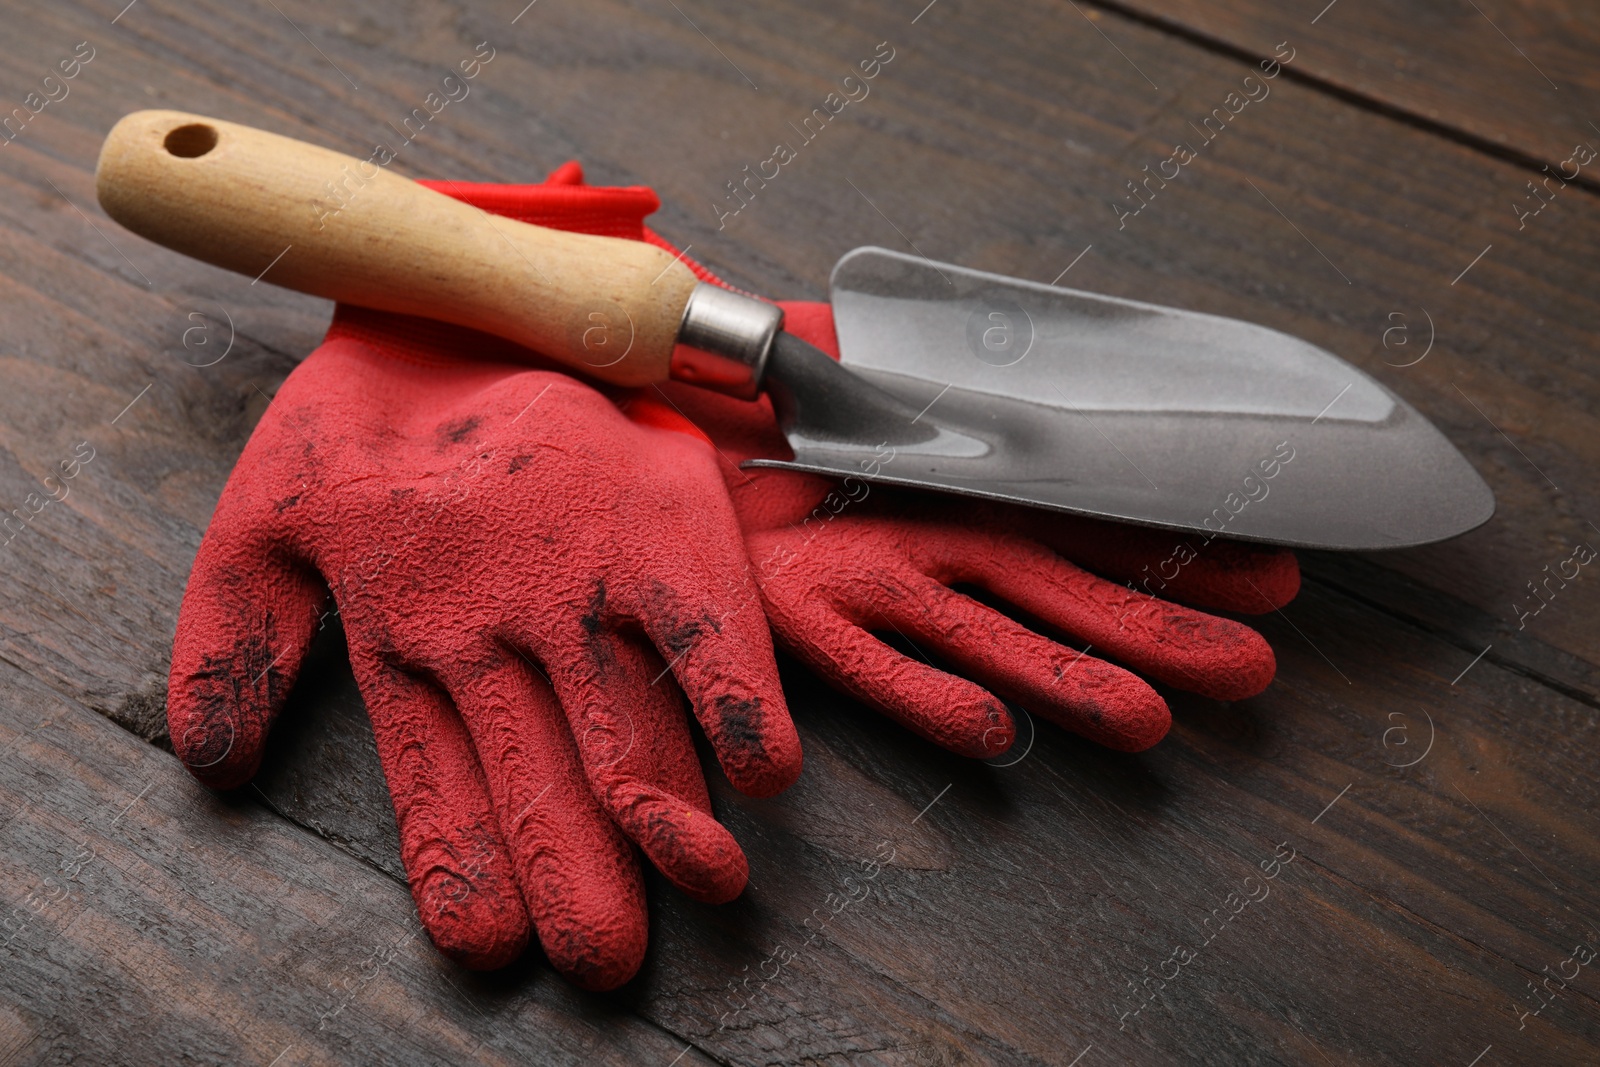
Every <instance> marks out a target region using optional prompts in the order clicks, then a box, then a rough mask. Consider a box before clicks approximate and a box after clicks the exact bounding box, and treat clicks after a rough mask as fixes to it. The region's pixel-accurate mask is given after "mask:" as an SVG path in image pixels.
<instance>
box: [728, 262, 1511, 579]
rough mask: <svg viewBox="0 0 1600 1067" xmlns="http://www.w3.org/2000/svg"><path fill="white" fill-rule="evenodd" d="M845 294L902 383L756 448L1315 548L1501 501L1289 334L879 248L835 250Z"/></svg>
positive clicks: (879, 364)
mask: <svg viewBox="0 0 1600 1067" xmlns="http://www.w3.org/2000/svg"><path fill="white" fill-rule="evenodd" d="M833 301H834V316H835V322H836V325H837V327H838V331H839V341H840V345H841V349H842V353H843V359H842V362H843V364H844V365H845V366H846V367H847V368H849V369H850V370H851V371H853V372H854V375H855V376H856V377H857V378H859V379H863V380H864V383H870V385H869V386H868V389H869V391H871V392H873V393H875V394H877V395H879V396H883V395H884V394H887V396H888V397H890V398H892V402H884V403H881V404H879V405H878V407H877V408H875V409H873V410H872V411H870V412H865V413H859V414H861V416H862V417H858V418H855V419H853V420H850V425H849V427H848V432H844V431H842V430H841V429H840V427H839V425H838V422H839V420H831V421H830V420H826V419H824V420H822V421H823V422H829V423H830V424H829V425H828V426H826V427H825V428H824V429H822V430H821V432H812V431H811V430H810V426H811V425H812V424H813V422H814V420H816V419H817V409H818V408H820V407H824V406H826V405H824V404H823V403H821V402H820V401H814V402H813V403H812V404H811V405H810V408H811V410H810V411H809V412H808V411H807V410H806V409H807V405H806V404H804V403H800V404H798V405H797V406H796V407H795V408H793V409H792V410H790V411H789V412H788V414H789V416H790V417H789V418H788V420H787V421H786V425H785V430H786V432H787V433H788V434H789V438H790V443H791V445H792V446H793V447H794V450H795V460H794V462H793V463H792V464H782V463H777V462H767V461H761V462H760V463H758V464H756V465H761V466H792V467H799V468H801V469H806V470H812V471H816V472H819V473H834V474H855V475H857V476H860V477H871V478H872V479H873V480H877V481H887V482H893V483H897V484H904V485H912V486H920V487H923V488H933V489H940V490H945V491H951V492H957V493H964V494H969V495H973V496H981V497H987V498H992V499H999V500H1007V501H1012V502H1015V503H1021V504H1029V505H1034V506H1041V507H1046V508H1054V509H1058V510H1062V511H1070V512H1076V513H1081V514H1087V515H1096V516H1101V517H1105V518H1112V519H1121V520H1126V521H1130V522H1136V523H1141V524H1145V525H1151V526H1160V527H1169V528H1173V529H1193V530H1201V531H1208V532H1211V533H1218V534H1223V535H1225V536H1228V537H1234V538H1240V539H1244V540H1253V541H1265V542H1272V543H1277V544H1286V545H1295V546H1302V547H1317V548H1342V549H1376V548H1399V547H1404V546H1408V545H1417V544H1425V543H1428V542H1431V541H1437V540H1441V539H1443V538H1446V537H1451V536H1454V535H1456V534H1459V533H1462V532H1465V531H1466V530H1469V529H1472V528H1473V527H1475V526H1477V525H1479V524H1480V523H1482V522H1484V521H1485V520H1487V519H1488V518H1489V516H1490V515H1491V514H1492V513H1493V511H1494V497H1493V495H1492V494H1491V493H1490V491H1489V488H1488V486H1487V485H1485V484H1484V483H1483V480H1482V479H1481V478H1479V477H1478V475H1477V473H1476V472H1475V471H1474V470H1473V469H1472V467H1471V466H1470V465H1469V464H1468V463H1467V462H1466V460H1465V459H1464V458H1463V457H1462V456H1461V454H1460V453H1459V452H1458V451H1456V449H1455V448H1454V446H1452V445H1451V444H1450V443H1449V441H1447V440H1446V439H1445V438H1444V437H1443V435H1441V434H1440V433H1439V431H1438V430H1437V429H1435V428H1434V427H1433V425H1432V424H1431V423H1429V422H1428V421H1427V420H1426V419H1425V418H1423V417H1422V416H1421V415H1420V414H1419V413H1418V412H1417V411H1416V410H1415V409H1413V408H1412V407H1411V406H1410V405H1408V404H1406V403H1405V402H1404V401H1403V400H1401V399H1400V398H1398V397H1396V396H1395V395H1394V394H1392V393H1390V392H1389V391H1388V390H1387V389H1385V388H1384V387H1383V386H1381V385H1379V384H1378V383H1377V382H1376V381H1374V380H1373V379H1371V378H1370V377H1368V376H1367V375H1366V374H1364V373H1362V372H1361V371H1359V370H1357V369H1356V368H1354V367H1352V366H1350V365H1349V364H1347V363H1345V362H1344V361H1342V360H1340V359H1338V358H1337V357H1335V356H1333V355H1332V354H1331V353H1328V352H1326V351H1324V350H1322V349H1320V348H1317V347H1316V346H1314V345H1310V344H1308V343H1306V342H1304V341H1301V340H1299V339H1297V338H1294V337H1290V336H1288V335H1287V334H1283V333H1279V332H1277V331H1274V330H1268V329H1266V328H1264V327H1260V326H1255V325H1252V324H1250V323H1243V322H1238V321H1235V320H1231V319H1224V318H1219V317H1217V316H1211V315H1200V314H1196V313H1193V312H1186V311H1178V310H1174V309H1170V308H1161V307H1156V306H1154V305H1149V304H1141V303H1138V302H1134V301H1127V300H1119V299H1116V298H1112V297H1104V296H1096V295H1094V294H1090V293H1081V292H1075V291H1071V290H1065V289H1056V288H1053V287H1050V286H1044V285H1037V284H1033V283H1028V282H1019V281H1015V280H1012V279H1006V278H1002V277H1000V276H998V275H992V274H986V273H982V272H978V271H971V270H966V269H964V268H960V267H955V266H950V265H946V264H933V263H931V262H930V261H927V260H924V259H921V258H918V257H913V256H905V255H901V254H898V253H894V252H888V251H884V250H881V249H858V250H857V251H855V252H852V253H850V254H849V255H847V256H846V257H845V258H844V259H843V260H841V261H840V263H839V266H838V267H837V268H836V269H835V271H834V277H833ZM872 386H876V387H877V388H876V389H872V388H871V387H872ZM879 390H881V393H880V392H879ZM842 391H843V390H842V389H841V388H840V387H839V386H838V385H837V383H835V384H834V387H833V392H832V393H830V394H829V396H836V395H839V394H840V393H841V392H842ZM913 417H914V421H915V426H914V427H913V426H912V425H909V423H910V422H911V421H912V419H913ZM886 457H887V458H886Z"/></svg>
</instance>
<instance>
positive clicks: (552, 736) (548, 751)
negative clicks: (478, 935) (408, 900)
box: [440, 650, 648, 990]
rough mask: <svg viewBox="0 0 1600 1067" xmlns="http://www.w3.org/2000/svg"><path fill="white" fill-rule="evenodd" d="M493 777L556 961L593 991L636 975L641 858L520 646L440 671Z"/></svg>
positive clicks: (525, 891) (536, 921)
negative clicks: (597, 791) (605, 804)
mask: <svg viewBox="0 0 1600 1067" xmlns="http://www.w3.org/2000/svg"><path fill="white" fill-rule="evenodd" d="M440 673H441V675H442V676H443V677H444V680H445V684H446V688H448V689H449V691H450V693H451V695H452V696H453V697H454V698H455V702H456V706H457V707H458V708H459V709H460V710H461V716H462V718H463V719H464V720H465V722H466V725H467V730H468V732H469V733H470V734H471V736H472V742H473V747H474V748H475V749H476V750H477V753H478V761H479V763H480V764H481V765H482V767H483V773H484V778H485V780H486V781H487V782H488V786H489V795H490V797H491V798H492V799H493V802H494V810H495V814H496V816H497V821H498V822H499V825H500V830H501V832H502V833H503V834H504V835H505V838H506V841H507V843H508V844H509V845H510V847H511V861H512V868H513V870H514V871H515V872H516V878H517V882H518V884H519V885H521V887H522V895H523V899H524V900H525V901H526V903H527V906H528V913H529V914H530V915H531V916H532V918H533V926H534V930H535V931H536V932H537V933H538V935H539V942H540V944H541V945H543V946H544V951H545V954H546V955H547V956H549V957H550V962H551V963H552V964H553V965H554V966H555V968H556V969H557V970H558V971H560V972H561V973H562V974H564V975H566V976H567V977H568V978H570V979H571V980H572V981H573V982H575V983H577V984H578V985H580V986H582V987H583V988H585V989H593V990H603V989H614V988H616V987H617V986H619V985H621V984H622V983H623V982H626V981H627V980H628V979H630V978H632V977H633V976H634V974H635V973H636V972H637V971H638V969H639V964H640V963H641V962H642V961H643V959H644V951H645V945H646V942H647V939H648V933H647V931H648V925H647V917H646V913H645V898H644V879H643V877H642V876H641V874H640V872H639V864H638V860H637V859H635V857H634V854H633V850H632V848H631V847H630V846H629V844H628V841H627V839H626V838H625V837H623V836H622V832H621V831H620V830H618V829H617V827H616V824H614V823H613V822H612V821H611V820H610V819H609V818H607V817H606V813H605V811H603V810H602V809H601V807H600V804H599V802H598V801H597V800H596V799H595V797H594V794H593V793H591V792H590V790H589V785H588V782H587V781H586V780H585V777H584V773H583V766H582V764H581V763H580V761H579V758H578V751H577V747H576V746H575V745H574V744H573V740H572V735H571V734H570V733H569V732H568V730H567V723H566V719H565V717H564V716H563V715H562V713H561V708H560V706H559V705H558V704H557V703H556V699H555V694H553V693H552V692H551V691H550V687H549V685H548V684H546V683H545V682H544V680H543V679H542V678H540V677H538V676H537V675H536V674H535V673H534V668H533V666H532V665H531V664H529V663H527V662H525V661H524V660H523V659H521V658H520V655H519V654H518V653H516V652H514V651H507V650H501V651H499V652H498V653H496V654H495V656H494V658H492V659H491V660H489V661H488V662H476V663H470V664H463V663H461V662H460V661H459V659H456V660H452V662H451V663H450V664H449V666H448V667H447V668H446V669H445V670H443V671H441V672H440Z"/></svg>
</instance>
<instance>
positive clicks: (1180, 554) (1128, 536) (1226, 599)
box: [1026, 515, 1300, 615]
mask: <svg viewBox="0 0 1600 1067" xmlns="http://www.w3.org/2000/svg"><path fill="white" fill-rule="evenodd" d="M1026 530H1027V533H1028V534H1029V535H1030V536H1032V537H1033V538H1034V539H1036V540H1038V541H1040V542H1042V543H1044V544H1046V545H1049V546H1050V547H1051V548H1053V549H1055V550H1056V551H1057V552H1059V553H1061V555H1063V556H1066V557H1067V558H1069V559H1071V560H1072V561H1073V562H1074V563H1077V564H1078V565H1079V566H1081V567H1083V568H1085V569H1087V570H1091V571H1093V572H1094V573H1096V574H1099V575H1101V576H1103V577H1106V578H1113V579H1115V580H1117V581H1119V582H1128V583H1131V584H1132V585H1133V586H1134V587H1135V588H1136V589H1139V590H1140V591H1141V592H1145V593H1149V594H1150V595H1152V596H1159V597H1164V598H1166V599H1169V600H1177V601H1180V602H1182V603H1185V604H1193V605H1194V606H1195V607H1199V608H1214V609H1216V610H1218V611H1237V612H1241V613H1244V614H1253V615H1258V614H1262V613H1264V612H1268V611H1273V610H1275V609H1277V608H1281V607H1283V606H1284V605H1285V604H1287V603H1289V601H1291V600H1293V599H1294V598H1295V594H1296V593H1298V592H1299V591H1300V563H1299V561H1298V560H1297V559H1296V558H1295V554H1294V553H1293V552H1291V551H1290V550H1288V549H1286V548H1269V547H1265V546H1261V545H1248V544H1243V543H1241V542H1238V541H1219V540H1211V541H1209V542H1208V541H1207V540H1206V539H1205V537H1204V536H1203V535H1201V534H1198V533H1183V532H1172V531H1163V530H1150V529H1145V528H1144V527H1140V526H1128V525H1125V524H1122V523H1110V522H1099V521H1097V520H1095V519H1084V518H1078V517H1076V516H1072V515H1031V516H1029V518H1028V523H1027V527H1026Z"/></svg>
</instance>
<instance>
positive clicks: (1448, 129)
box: [1107, 0, 1600, 188]
mask: <svg viewBox="0 0 1600 1067" xmlns="http://www.w3.org/2000/svg"><path fill="white" fill-rule="evenodd" d="M1107 6H1108V7H1111V8H1114V9H1115V10H1116V11H1117V12H1119V13H1121V14H1124V15H1127V16H1129V17H1132V18H1138V19H1143V20H1147V21H1149V22H1150V23H1152V24H1154V25H1157V26H1161V27H1163V28H1166V29H1168V30H1171V31H1173V32H1176V33H1180V34H1183V35H1185V36H1187V37H1189V38H1190V39H1192V40H1194V41H1196V42H1198V43H1200V44H1202V45H1204V46H1206V47H1211V48H1217V49H1221V50H1224V51H1229V52H1263V53H1265V52H1271V51H1272V49H1273V47H1274V46H1275V45H1276V44H1277V43H1278V42H1279V41H1283V40H1295V41H1303V42H1304V43H1305V45H1306V48H1305V51H1304V53H1303V58H1302V60H1301V61H1300V68H1299V71H1298V75H1299V76H1302V77H1305V78H1308V79H1312V80H1313V81H1315V82H1316V83H1317V84H1319V85H1321V86H1323V87H1325V88H1326V89H1328V90H1330V91H1333V92H1338V93H1346V94H1349V95H1350V96H1352V97H1354V98H1356V99H1357V100H1358V101H1359V102H1360V103H1361V104H1363V105H1365V106H1370V107H1377V108H1383V109H1386V110H1388V111H1390V112H1391V113H1392V114H1393V115H1395V116H1396V117H1399V118H1401V119H1402V120H1403V121H1408V122H1414V123H1417V124H1418V125H1421V126H1423V127H1425V128H1430V129H1432V130H1435V131H1436V132H1438V133H1440V134H1442V135H1444V136H1447V137H1454V138H1459V139H1461V140H1463V141H1464V142H1467V143H1471V144H1473V145H1475V146H1476V147H1479V148H1481V149H1483V150H1485V151H1488V152H1491V153H1499V154H1503V155H1505V156H1507V157H1509V158H1515V159H1519V160H1521V161H1523V162H1524V163H1531V164H1532V165H1533V166H1534V167H1535V168H1537V167H1539V166H1541V165H1543V164H1550V165H1552V167H1554V165H1555V164H1557V163H1559V162H1561V161H1562V160H1565V159H1567V158H1568V156H1569V154H1570V153H1571V151H1572V148H1573V145H1574V144H1575V143H1579V142H1588V143H1591V144H1593V143H1595V138H1596V136H1597V135H1600V130H1597V129H1596V126H1595V124H1596V123H1597V122H1600V117H1597V114H1600V68H1597V67H1596V65H1595V54H1596V49H1597V48H1600V8H1596V7H1595V6H1594V5H1593V4H1586V3H1583V2H1582V0H1541V2H1540V3H1514V2H1506V0H1363V2H1361V3H1350V2H1349V0H1295V2H1293V3H1283V2H1281V0H1226V2H1222V0H1165V2H1155V0H1110V2H1109V3H1108V5H1107ZM1591 169H1592V168H1591ZM1579 180H1580V181H1583V182H1585V183H1586V184H1588V185H1590V186H1591V187H1593V188H1600V179H1597V178H1596V177H1595V176H1594V175H1593V174H1585V175H1583V176H1581V177H1580V179H1579Z"/></svg>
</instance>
